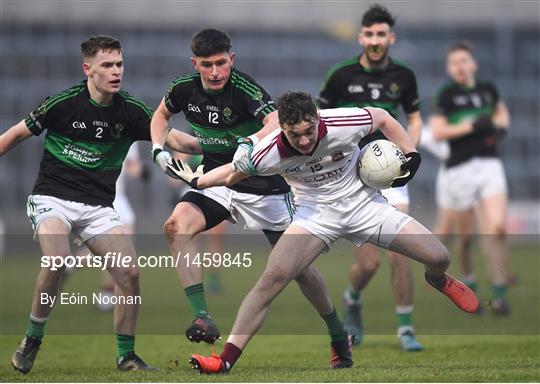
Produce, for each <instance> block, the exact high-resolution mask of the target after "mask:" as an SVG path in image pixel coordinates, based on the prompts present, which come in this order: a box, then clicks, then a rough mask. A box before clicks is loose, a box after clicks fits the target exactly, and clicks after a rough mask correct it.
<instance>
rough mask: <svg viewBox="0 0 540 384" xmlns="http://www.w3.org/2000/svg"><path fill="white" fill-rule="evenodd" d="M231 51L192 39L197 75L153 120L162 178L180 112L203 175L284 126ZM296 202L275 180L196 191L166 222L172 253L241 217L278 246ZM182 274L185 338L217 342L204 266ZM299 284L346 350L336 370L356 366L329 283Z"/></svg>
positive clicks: (207, 33) (218, 37) (217, 41)
mask: <svg viewBox="0 0 540 384" xmlns="http://www.w3.org/2000/svg"><path fill="white" fill-rule="evenodd" d="M230 49H231V41H230V38H229V37H228V36H227V34H225V33H224V32H222V31H219V30H216V29H204V30H202V31H200V32H198V33H197V34H195V35H194V36H193V39H192V43H191V50H192V52H193V57H192V58H191V60H192V63H193V66H194V67H195V72H194V73H192V74H189V75H186V76H181V77H179V78H177V79H175V80H174V81H173V82H172V84H171V86H170V87H169V89H168V91H167V93H166V95H165V97H164V98H163V100H162V101H161V103H160V105H159V106H158V108H157V110H156V112H155V114H154V116H153V118H152V123H151V127H152V142H153V150H152V153H153V158H154V161H155V162H156V163H157V164H158V165H159V166H160V167H161V168H162V170H163V171H165V172H167V165H170V164H171V163H170V161H171V157H170V155H169V154H168V153H167V152H166V151H163V150H162V144H163V140H164V138H165V134H166V132H167V126H168V121H169V120H170V118H171V117H172V116H173V115H174V114H176V113H179V112H183V113H184V114H185V116H186V119H187V121H188V124H189V126H190V128H191V129H192V130H193V131H194V132H195V135H196V136H197V138H198V140H199V143H200V145H201V147H202V149H203V155H204V157H203V165H204V170H205V171H210V170H212V169H214V168H216V167H219V166H221V165H224V164H228V163H230V162H231V161H232V160H233V157H241V156H246V155H248V154H249V152H250V149H251V148H252V147H253V141H258V139H259V138H262V137H264V135H265V134H267V133H268V132H271V131H273V130H274V129H276V128H278V127H279V122H278V119H277V111H276V108H275V105H274V102H273V101H272V99H271V98H270V96H269V95H268V93H267V92H266V91H265V90H264V89H263V88H262V87H261V86H260V85H259V84H257V83H256V82H255V81H254V80H253V79H252V78H251V77H250V76H248V75H246V74H244V73H242V72H240V71H238V70H237V69H235V68H233V63H234V53H233V52H230ZM263 126H264V128H263ZM245 137H249V140H245V139H244V138H245ZM239 139H240V142H241V144H240V147H241V148H240V150H239V151H238V150H237V148H238V147H239V144H238V141H239ZM198 172H202V171H201V170H200V169H199V171H198ZM201 174H202V173H201ZM290 198H291V197H290V187H289V186H288V184H287V183H285V181H284V180H283V178H282V177H281V176H277V175H276V176H271V177H260V176H254V177H251V178H249V179H246V180H245V181H242V182H240V183H238V184H236V185H234V186H231V187H230V188H228V187H216V188H209V189H206V190H191V191H189V192H187V193H186V194H185V195H184V196H183V197H182V199H181V201H180V202H179V203H178V204H177V206H176V208H175V209H174V211H173V213H172V214H171V216H170V217H169V219H168V220H167V221H166V222H165V233H166V236H167V240H168V242H169V247H170V249H171V252H172V254H174V255H178V254H179V252H180V253H181V254H182V255H186V254H187V253H189V254H190V255H194V254H196V253H197V251H196V250H195V248H194V243H193V238H194V237H195V236H196V235H197V234H199V233H201V232H203V231H206V230H208V229H211V228H213V227H215V226H216V225H218V224H219V223H221V222H222V221H224V220H231V221H233V222H235V221H236V220H237V218H238V216H242V217H243V219H244V221H245V222H246V228H249V229H253V230H263V231H264V233H265V234H266V235H267V237H268V239H269V241H270V242H271V243H272V244H275V243H276V242H277V240H278V239H279V237H280V236H281V234H282V233H283V231H284V230H285V229H286V228H287V227H288V226H289V224H290V222H291V217H292V213H293V209H294V207H293V205H292V203H291V200H290ZM194 251H195V252H194ZM186 264H187V265H186ZM177 272H178V276H179V277H180V281H181V283H182V285H183V287H184V289H185V293H186V295H187V297H188V300H189V303H190V306H191V310H192V315H193V318H194V320H193V322H192V324H191V326H190V327H189V328H188V329H187V330H186V337H187V338H188V339H189V340H190V341H194V342H200V341H205V342H207V343H214V342H215V340H216V339H217V338H219V337H220V332H219V329H218V327H217V325H216V323H215V322H214V320H213V319H212V318H211V316H210V314H209V312H208V306H207V303H206V299H205V294H204V287H203V270H202V268H201V266H200V265H197V264H195V263H192V262H188V263H180V264H179V265H178V267H177ZM296 281H297V282H298V284H299V285H300V287H301V290H302V292H303V293H304V295H305V296H306V297H307V298H308V299H309V300H310V302H311V303H313V305H314V306H315V307H316V309H317V310H318V312H319V313H320V314H321V316H322V317H323V319H324V320H325V322H326V324H327V326H328V330H329V334H330V335H331V338H332V346H333V348H335V349H337V350H339V351H340V354H339V356H338V359H340V360H343V364H338V365H343V366H345V365H348V366H350V361H351V353H350V348H348V346H349V342H350V338H349V337H347V333H346V331H345V329H344V328H343V324H342V323H341V321H340V320H339V319H338V317H337V315H336V312H335V309H334V306H333V305H332V303H331V300H330V298H329V296H328V292H327V290H326V286H325V283H324V278H323V277H322V275H321V274H320V272H319V271H317V270H316V269H315V268H314V267H310V268H308V269H307V270H306V271H305V272H303V273H302V274H300V275H299V276H298V277H297V278H296Z"/></svg>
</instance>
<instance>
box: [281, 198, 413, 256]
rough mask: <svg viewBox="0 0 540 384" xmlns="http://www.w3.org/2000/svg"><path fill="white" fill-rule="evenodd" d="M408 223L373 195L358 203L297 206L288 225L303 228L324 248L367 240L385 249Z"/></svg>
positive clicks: (400, 213)
mask: <svg viewBox="0 0 540 384" xmlns="http://www.w3.org/2000/svg"><path fill="white" fill-rule="evenodd" d="M410 220H412V218H411V217H410V216H409V215H407V214H405V213H403V212H401V211H399V210H398V209H397V208H395V207H393V206H392V205H390V204H388V202H387V201H386V199H385V198H384V197H382V196H381V195H380V194H378V192H376V193H374V194H373V195H371V197H370V199H369V200H367V201H365V202H363V203H361V204H358V201H357V200H356V199H354V197H349V198H346V199H343V200H341V201H339V202H333V203H330V204H326V205H323V204H318V203H300V204H298V205H297V211H296V214H295V215H294V218H293V222H292V223H291V225H298V226H300V227H302V228H304V229H306V230H307V231H308V232H310V233H312V234H313V235H315V236H317V237H318V238H319V239H321V240H322V241H324V242H325V243H326V245H327V246H328V247H331V246H332V244H333V243H334V242H335V241H336V240H337V239H339V238H341V237H343V238H345V239H347V240H349V241H350V242H352V243H353V244H355V245H356V246H358V247H359V246H361V245H362V244H363V243H365V242H366V241H369V242H370V243H373V244H375V245H377V246H379V247H382V248H386V249H387V248H389V247H390V244H391V243H392V241H393V240H394V238H395V237H396V235H397V234H398V233H399V231H401V230H402V229H403V227H404V226H405V225H406V224H407V223H408V222H409V221H410Z"/></svg>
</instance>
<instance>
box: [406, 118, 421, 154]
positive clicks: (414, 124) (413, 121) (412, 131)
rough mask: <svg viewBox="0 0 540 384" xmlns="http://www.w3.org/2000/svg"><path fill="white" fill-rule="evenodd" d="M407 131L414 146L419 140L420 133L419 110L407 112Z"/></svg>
mask: <svg viewBox="0 0 540 384" xmlns="http://www.w3.org/2000/svg"><path fill="white" fill-rule="evenodd" d="M407 133H408V134H409V136H410V137H411V139H412V141H413V143H414V145H415V146H417V145H418V143H419V142H420V136H421V135H422V115H420V111H416V112H413V113H409V114H408V115H407Z"/></svg>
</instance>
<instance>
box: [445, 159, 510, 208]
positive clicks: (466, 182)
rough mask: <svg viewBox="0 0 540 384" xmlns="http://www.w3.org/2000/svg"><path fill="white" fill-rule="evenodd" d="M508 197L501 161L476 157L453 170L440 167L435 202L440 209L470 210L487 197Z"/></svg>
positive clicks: (452, 168)
mask: <svg viewBox="0 0 540 384" xmlns="http://www.w3.org/2000/svg"><path fill="white" fill-rule="evenodd" d="M507 193H508V188H507V186H506V177H505V174H504V168H503V165H502V162H501V160H500V159H498V158H482V157H475V158H472V159H471V160H468V161H467V162H465V163H462V164H458V165H456V166H454V167H450V168H443V167H441V168H440V169H439V172H438V174H437V183H436V200H437V205H438V206H439V207H441V208H446V209H455V210H458V211H463V210H468V209H470V208H472V207H474V206H475V205H476V204H477V203H478V202H479V201H480V200H482V199H483V198H485V197H486V196H489V195H496V194H507Z"/></svg>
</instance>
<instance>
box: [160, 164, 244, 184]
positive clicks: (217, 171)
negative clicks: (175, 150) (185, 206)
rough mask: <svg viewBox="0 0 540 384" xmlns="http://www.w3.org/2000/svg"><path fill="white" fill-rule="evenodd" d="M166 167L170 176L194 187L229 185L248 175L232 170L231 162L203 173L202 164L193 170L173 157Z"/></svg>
mask: <svg viewBox="0 0 540 384" xmlns="http://www.w3.org/2000/svg"><path fill="white" fill-rule="evenodd" d="M167 167H168V171H169V173H170V174H172V175H171V177H173V178H175V179H179V180H182V181H184V182H185V183H186V184H188V185H189V186H191V188H194V189H205V188H210V187H217V186H229V185H233V184H236V183H238V182H239V181H240V180H243V179H245V178H248V177H249V176H250V175H249V174H246V173H242V172H238V171H234V170H233V167H232V164H231V163H229V164H225V165H222V166H221V167H218V168H214V169H212V170H211V171H210V172H208V173H206V174H204V175H203V166H202V165H199V166H198V167H197V170H195V171H193V170H192V169H191V167H190V166H189V165H188V164H186V163H185V162H184V161H182V159H173V160H172V163H171V165H168V166H167Z"/></svg>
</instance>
